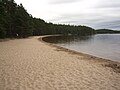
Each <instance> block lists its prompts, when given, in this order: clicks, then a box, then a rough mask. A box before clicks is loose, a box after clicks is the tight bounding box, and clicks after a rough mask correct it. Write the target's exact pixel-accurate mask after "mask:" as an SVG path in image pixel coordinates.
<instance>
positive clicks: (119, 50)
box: [50, 34, 120, 61]
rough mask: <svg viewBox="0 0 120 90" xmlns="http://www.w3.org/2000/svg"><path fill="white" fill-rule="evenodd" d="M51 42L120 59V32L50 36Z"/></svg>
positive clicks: (99, 55)
mask: <svg viewBox="0 0 120 90" xmlns="http://www.w3.org/2000/svg"><path fill="white" fill-rule="evenodd" d="M50 42H51V43H55V44H57V45H58V46H62V47H65V48H68V49H71V50H75V51H78V52H82V53H86V54H90V55H93V56H97V57H100V58H105V59H110V60H114V61H120V34H96V35H93V36H81V37H80V36H79V37H78V36H74V37H73V36H63V37H50Z"/></svg>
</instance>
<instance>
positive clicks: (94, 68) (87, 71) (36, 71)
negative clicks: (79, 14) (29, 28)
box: [0, 37, 120, 90]
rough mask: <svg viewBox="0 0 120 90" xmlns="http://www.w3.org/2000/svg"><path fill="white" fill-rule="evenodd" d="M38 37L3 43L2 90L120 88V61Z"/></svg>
mask: <svg viewBox="0 0 120 90" xmlns="http://www.w3.org/2000/svg"><path fill="white" fill-rule="evenodd" d="M38 38H39V37H31V38H26V39H15V40H8V41H4V42H0V90H120V67H119V63H117V62H111V61H109V60H104V59H99V58H95V57H92V56H89V55H85V54H78V53H75V52H72V51H69V50H67V49H63V48H58V47H54V46H52V45H50V44H46V43H44V42H43V41H39V40H38Z"/></svg>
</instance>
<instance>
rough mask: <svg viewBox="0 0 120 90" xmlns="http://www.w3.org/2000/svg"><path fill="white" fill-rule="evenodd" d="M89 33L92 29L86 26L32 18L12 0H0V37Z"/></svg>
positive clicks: (91, 32)
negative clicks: (47, 21) (54, 22)
mask: <svg viewBox="0 0 120 90" xmlns="http://www.w3.org/2000/svg"><path fill="white" fill-rule="evenodd" d="M54 34H62V35H68V34H73V35H91V34H94V29H92V28H90V27H86V26H73V25H62V24H53V23H46V22H45V21H44V20H42V19H39V18H33V17H32V16H31V15H30V14H28V13H27V11H26V10H25V9H24V7H23V5H22V4H20V5H17V4H16V3H15V2H14V0H0V38H6V37H9V38H13V37H19V38H24V37H29V36H32V35H54Z"/></svg>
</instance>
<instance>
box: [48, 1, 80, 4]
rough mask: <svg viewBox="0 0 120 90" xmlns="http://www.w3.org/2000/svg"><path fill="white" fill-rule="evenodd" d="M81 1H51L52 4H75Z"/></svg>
mask: <svg viewBox="0 0 120 90" xmlns="http://www.w3.org/2000/svg"><path fill="white" fill-rule="evenodd" d="M77 1H81V0H51V1H49V3H50V4H66V3H73V2H77Z"/></svg>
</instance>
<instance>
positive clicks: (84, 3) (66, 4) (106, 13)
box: [15, 0, 120, 30]
mask: <svg viewBox="0 0 120 90" xmlns="http://www.w3.org/2000/svg"><path fill="white" fill-rule="evenodd" d="M15 2H16V3H18V4H20V3H22V4H23V6H24V7H25V9H26V10H27V11H28V13H29V14H32V16H33V17H37V18H41V19H43V20H45V21H46V22H52V23H57V24H58V23H61V24H71V25H87V26H91V27H93V28H96V29H99V28H110V29H119V30H120V0H15Z"/></svg>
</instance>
